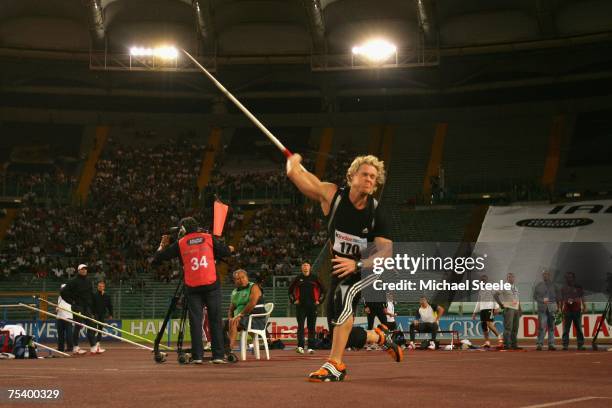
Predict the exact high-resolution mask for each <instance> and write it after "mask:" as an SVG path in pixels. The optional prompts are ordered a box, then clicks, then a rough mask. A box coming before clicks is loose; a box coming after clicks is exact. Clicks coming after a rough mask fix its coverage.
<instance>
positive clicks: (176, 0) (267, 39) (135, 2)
mask: <svg viewBox="0 0 612 408" xmlns="http://www.w3.org/2000/svg"><path fill="white" fill-rule="evenodd" d="M0 22H1V23H0V46H1V47H2V48H5V49H6V48H10V49H26V50H55V51H60V50H61V51H70V52H87V51H88V50H89V48H90V45H93V47H94V48H100V47H102V48H103V47H104V46H105V45H107V46H108V49H109V51H111V52H118V53H119V52H126V50H127V48H128V47H129V46H131V45H133V44H137V43H143V42H151V41H160V42H172V43H176V44H177V45H179V46H181V47H184V48H186V49H188V50H190V51H193V52H195V53H197V54H214V55H217V56H219V57H233V58H238V57H245V56H260V57H266V56H267V57H270V56H296V55H306V56H307V55H311V54H312V53H315V54H323V53H329V54H338V53H346V52H349V50H350V48H351V47H352V46H353V45H354V44H355V43H357V42H359V41H360V40H362V39H364V38H368V37H371V36H385V37H387V38H389V39H391V40H393V41H394V42H395V43H396V44H397V45H398V47H399V48H410V47H413V46H414V45H415V44H414V43H415V42H416V41H417V39H418V37H419V35H420V34H419V33H422V34H423V36H424V40H425V42H426V44H427V45H429V46H430V47H435V46H437V45H438V43H439V46H440V47H442V48H448V47H467V46H474V45H483V44H500V43H514V42H524V41H538V40H550V39H555V38H564V37H569V36H577V35H579V36H584V35H589V34H595V33H602V32H608V31H610V30H612V2H610V1H606V0H495V1H491V0H460V1H459V0H437V1H434V0H378V1H370V0H3V1H2V2H0Z"/></svg>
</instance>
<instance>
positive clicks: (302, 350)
mask: <svg viewBox="0 0 612 408" xmlns="http://www.w3.org/2000/svg"><path fill="white" fill-rule="evenodd" d="M295 352H296V353H298V354H304V347H298V348H296V349H295Z"/></svg>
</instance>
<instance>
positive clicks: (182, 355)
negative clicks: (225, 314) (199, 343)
mask: <svg viewBox="0 0 612 408" xmlns="http://www.w3.org/2000/svg"><path fill="white" fill-rule="evenodd" d="M184 295H185V286H184V284H183V279H179V282H178V285H176V289H175V290H174V295H173V296H172V300H170V306H168V311H167V312H166V316H165V317H164V322H163V323H162V325H161V328H160V329H159V332H158V333H157V336H155V342H154V343H153V359H154V360H155V362H156V363H163V362H165V361H166V358H167V357H168V353H165V352H162V351H159V345H160V343H161V340H162V337H163V336H164V333H165V331H166V327H167V326H168V322H169V321H170V319H171V318H172V313H174V311H175V310H176V308H177V305H178V303H179V300H181V298H183V302H182V305H183V306H182V309H181V320H180V323H179V333H178V339H177V342H176V352H177V354H178V362H179V363H180V364H187V363H189V362H190V359H191V349H190V350H189V352H187V350H183V338H184V335H185V321H186V319H187V308H186V307H185V302H184Z"/></svg>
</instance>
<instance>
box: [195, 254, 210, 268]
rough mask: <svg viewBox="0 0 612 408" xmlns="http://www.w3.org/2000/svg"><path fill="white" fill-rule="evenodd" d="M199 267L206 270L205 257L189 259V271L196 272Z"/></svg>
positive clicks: (206, 262)
mask: <svg viewBox="0 0 612 408" xmlns="http://www.w3.org/2000/svg"><path fill="white" fill-rule="evenodd" d="M200 267H203V268H208V261H207V260H206V255H204V256H202V258H200V259H198V258H195V257H194V258H191V270H192V271H197V270H198V269H200Z"/></svg>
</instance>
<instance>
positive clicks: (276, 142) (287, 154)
mask: <svg viewBox="0 0 612 408" xmlns="http://www.w3.org/2000/svg"><path fill="white" fill-rule="evenodd" d="M181 51H183V53H184V54H185V55H187V57H189V59H190V60H191V61H193V63H194V64H195V65H196V66H197V67H198V68H200V70H201V71H202V72H203V73H204V74H205V75H206V76H207V77H208V78H209V79H210V80H211V81H212V82H213V84H215V86H216V87H217V88H219V90H220V91H221V92H222V93H223V94H224V95H225V96H227V97H228V98H229V100H230V101H232V102H234V104H235V105H236V106H237V107H238V109H240V110H241V111H242V113H244V114H245V115H246V116H247V117H248V118H249V119H250V120H251V122H253V123H254V124H255V126H257V127H258V128H259V129H260V130H261V131H262V132H263V133H264V134H265V135H266V136H268V139H270V141H271V142H272V143H274V145H275V146H276V147H278V149H279V150H280V151H281V152H282V153H283V154H284V155H285V157H287V158H289V157H291V155H293V153H291V151H289V149H287V148H286V147H285V146H284V145H283V144H282V143H281V142H280V140H278V139H277V138H276V136H274V135H273V134H272V132H270V131H269V130H268V128H267V127H265V126H264V124H263V123H261V122H260V121H259V119H257V118H256V117H255V115H253V114H252V113H251V112H249V110H248V109H247V108H245V107H244V105H243V104H242V103H240V101H239V100H238V99H236V98H235V97H234V95H232V94H231V93H230V91H228V90H227V89H225V87H224V86H223V85H222V84H221V82H219V81H217V79H216V78H215V77H214V76H212V74H211V73H210V72H208V71H207V70H206V68H204V67H203V66H202V65H201V64H200V63H199V62H198V61H197V60H196V59H195V58H193V57H192V56H191V54H189V53H188V52H187V51H185V50H184V49H181Z"/></svg>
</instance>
